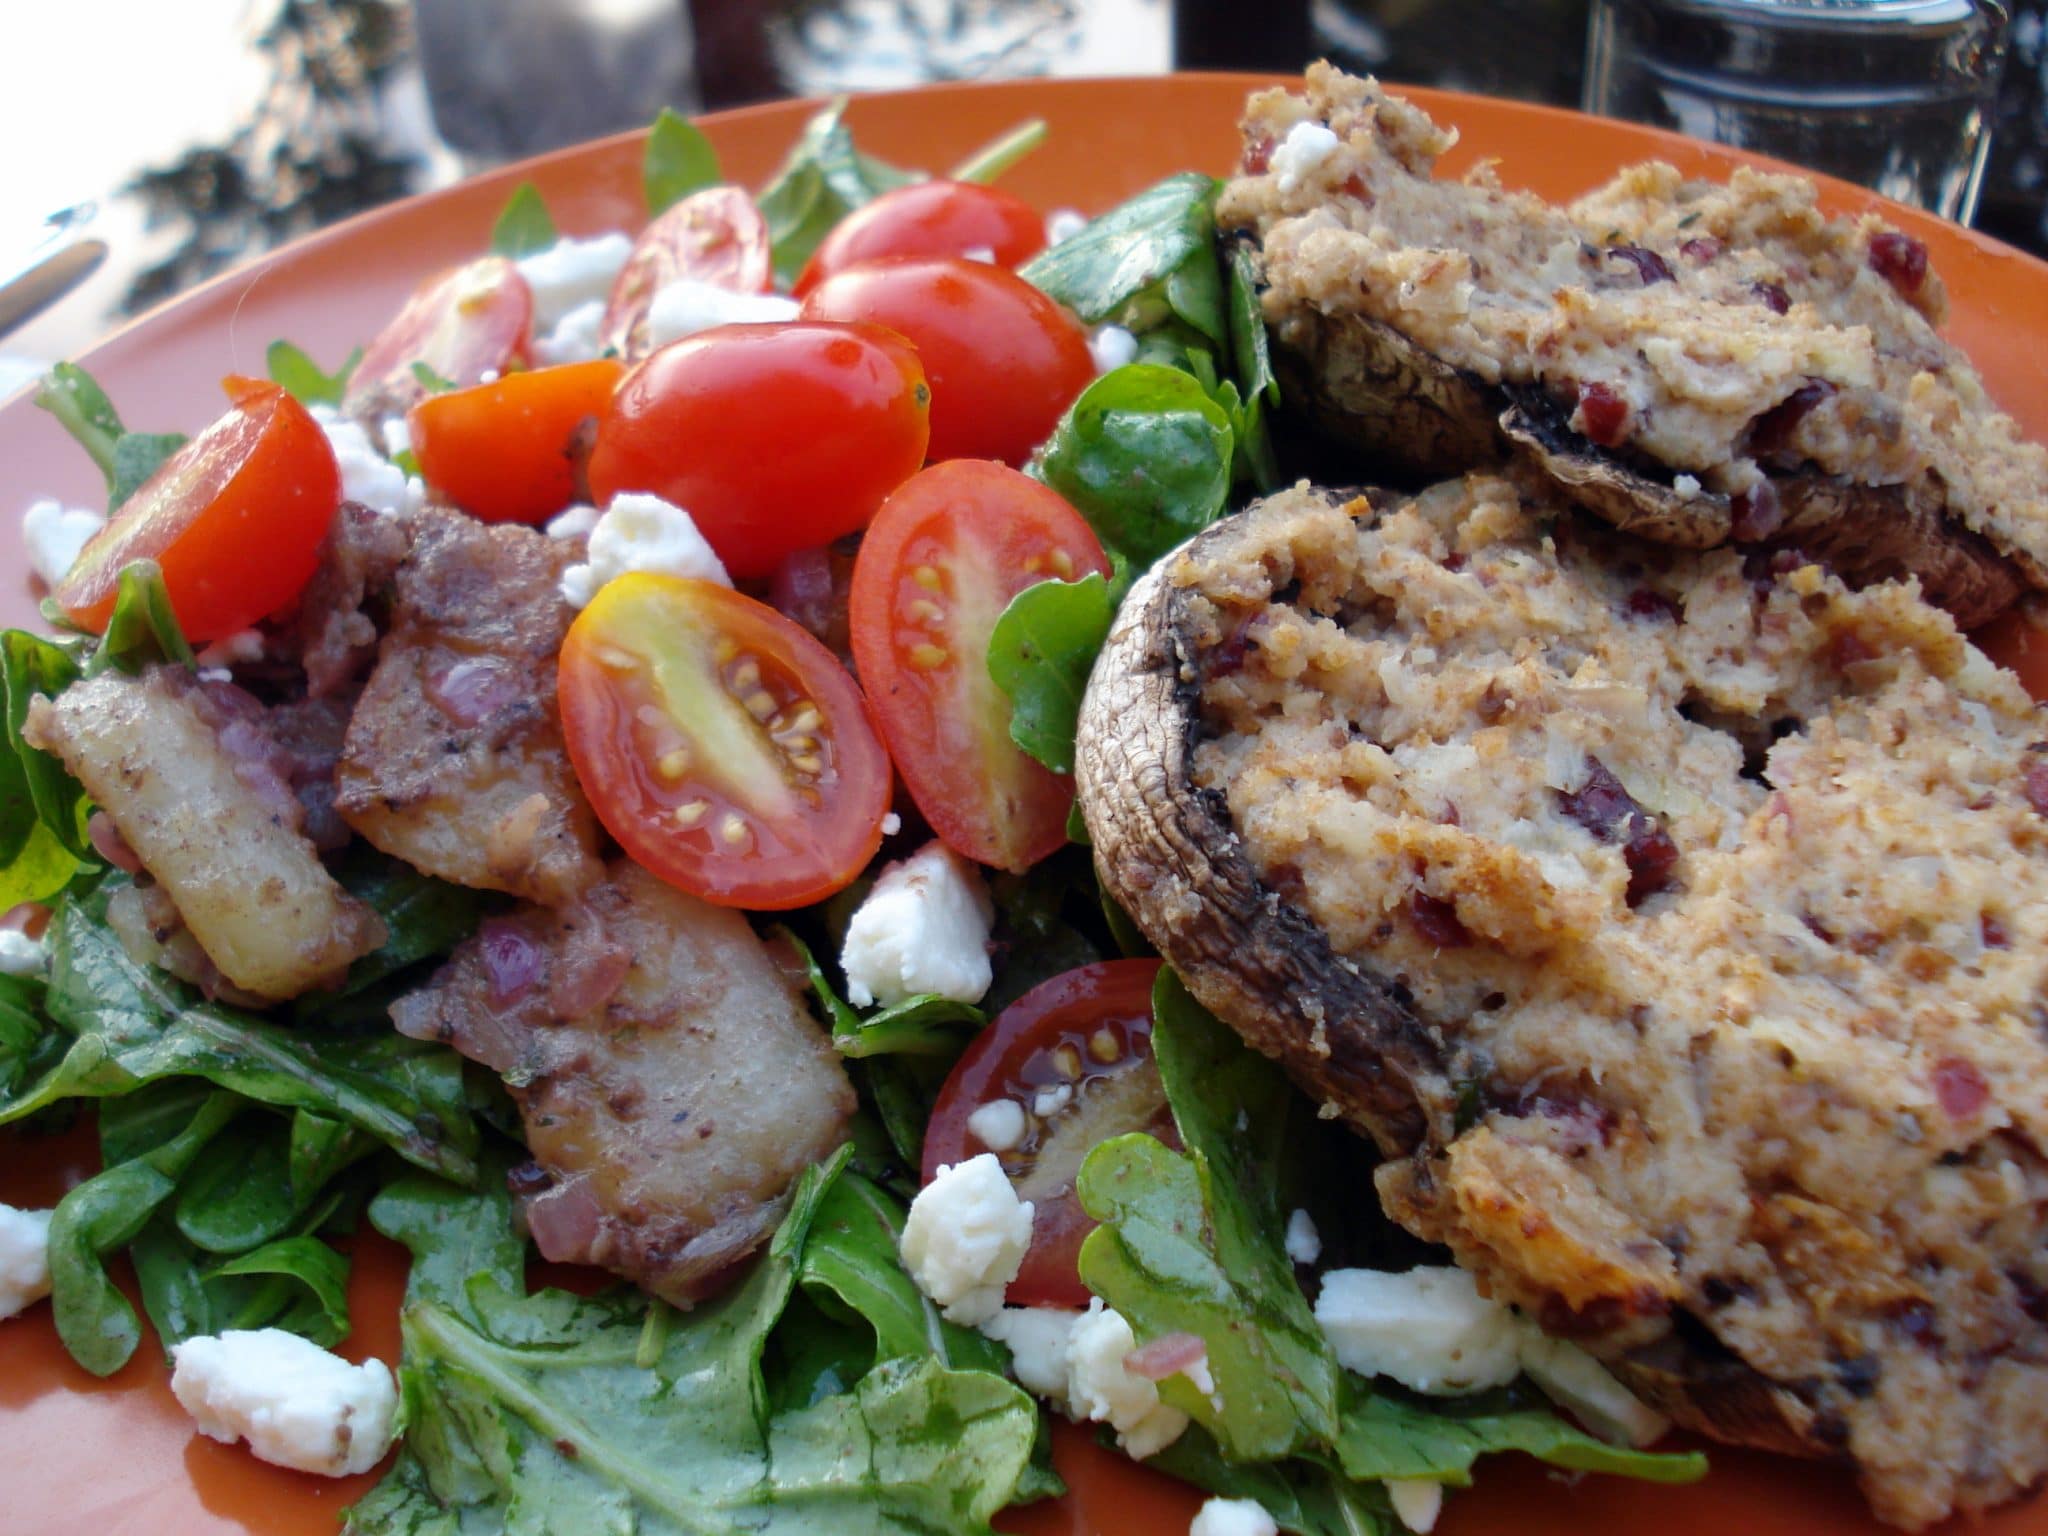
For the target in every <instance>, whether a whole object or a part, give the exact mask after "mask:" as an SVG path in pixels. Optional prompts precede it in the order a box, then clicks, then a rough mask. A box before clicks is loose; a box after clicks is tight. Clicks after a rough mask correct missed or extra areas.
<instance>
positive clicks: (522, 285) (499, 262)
mask: <svg viewBox="0 0 2048 1536" xmlns="http://www.w3.org/2000/svg"><path fill="white" fill-rule="evenodd" d="M532 339H533V290H532V289H531V288H528V287H527V286H526V279H525V278H523V277H521V276H520V275H519V269H518V268H517V267H516V266H514V265H513V264H512V263H511V262H510V261H508V260H506V259H505V258H504V257H503V256H485V257H483V258H481V259H480V260H477V261H472V262H469V263H468V264H466V265H464V266H460V267H456V268H454V269H453V270H451V271H448V272H443V273H441V274H440V275H439V276H438V277H433V278H429V279H428V280H427V281H426V282H424V283H422V284H421V285H420V287H419V289H418V290H417V291H416V292H415V293H414V294H413V296H412V297H411V298H410V299H407V300H406V301H405V308H403V309H401V310H400V311H399V312H398V318H397V319H395V320H393V321H392V322H391V323H390V324H389V325H387V326H385V327H384V329H383V330H381V331H379V332H378V333H377V337H376V339H375V340H374V341H372V342H371V343H370V344H369V345H368V346H367V347H365V348H364V349H363V356H362V361H360V362H359V363H357V364H356V370H355V372H354V373H352V374H350V375H349V381H348V391H347V393H346V394H344V395H343V396H342V401H341V409H342V412H343V414H345V415H349V416H364V415H386V416H392V415H396V414H398V413H399V412H400V411H403V410H406V409H408V408H409V407H410V406H411V405H412V403H413V402H414V401H415V400H422V399H425V398H426V396H427V395H428V394H429V393H430V391H429V389H428V387H427V385H426V384H425V383H423V382H422V381H421V379H420V377H419V375H418V373H416V372H415V371H414V366H413V365H414V364H416V363H424V364H425V365H426V367H427V370H428V371H429V372H430V373H432V374H434V375H436V376H438V377H440V378H443V379H446V380H448V382H449V383H451V384H454V385H456V386H458V387H460V386H462V385H465V384H474V383H476V382H477V380H479V379H481V378H482V377H483V376H484V375H485V374H486V373H490V372H492V371H493V370H496V371H497V372H499V373H503V372H505V371H506V370H508V369H510V368H514V367H518V366H520V365H522V364H524V363H525V361H526V353H527V347H528V345H529V344H530V343H531V341H532Z"/></svg>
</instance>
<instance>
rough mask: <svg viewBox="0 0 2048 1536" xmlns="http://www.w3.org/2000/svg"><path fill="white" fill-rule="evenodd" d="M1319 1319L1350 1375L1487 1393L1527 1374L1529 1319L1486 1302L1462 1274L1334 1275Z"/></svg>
mask: <svg viewBox="0 0 2048 1536" xmlns="http://www.w3.org/2000/svg"><path fill="white" fill-rule="evenodd" d="M1315 1316H1316V1322H1317V1324H1319V1325H1320V1326H1321V1328H1322V1330H1323V1335H1324V1337H1325V1338H1327V1339H1328V1340H1329V1341H1330V1348H1331V1349H1332V1350H1334V1351H1335V1352H1336V1355H1337V1361H1338V1363H1339V1364H1340V1365H1342V1366H1343V1367H1344V1368H1345V1369H1346V1370H1351V1371H1357V1372H1358V1373H1359V1374H1360V1375H1362V1376H1387V1377H1391V1378H1392V1379H1393V1380H1395V1381H1398V1382H1400V1383H1401V1385H1402V1386H1404V1387H1407V1388H1409V1389H1411V1390H1412V1391H1416V1392H1426V1393H1430V1394H1432V1395H1455V1394H1458V1393H1465V1392H1479V1391H1483V1390H1485V1389H1486V1388H1488V1387H1502V1386H1506V1385H1507V1384H1508V1383H1509V1382H1511V1381H1513V1380H1514V1379H1515V1377H1516V1376H1517V1375H1518V1374H1520V1372H1521V1369H1522V1365H1521V1343H1522V1329H1523V1323H1522V1320H1521V1319H1520V1318H1519V1317H1517V1316H1516V1315H1515V1313H1514V1312H1513V1311H1511V1310H1510V1309H1509V1308H1507V1307H1506V1306H1503V1305H1502V1304H1501V1303H1500V1302H1497V1301H1492V1300H1489V1299H1488V1298H1487V1297H1484V1296H1482V1295H1480V1294H1479V1287H1478V1285H1477V1284H1476V1283H1475V1282H1474V1281H1473V1279H1472V1277H1471V1276H1470V1275H1469V1274H1467V1273H1466V1272H1465V1271H1464V1270H1462V1269H1451V1268H1430V1267H1423V1268H1418V1269H1411V1270H1409V1271H1407V1272H1406V1273H1405V1274H1388V1273H1385V1272H1384V1271H1381V1270H1376V1269H1336V1270H1331V1271H1330V1272H1329V1273H1328V1274H1326V1275H1324V1276H1323V1284H1322V1289H1321V1291H1320V1292H1319V1293H1318V1294H1317V1296H1316V1306H1315Z"/></svg>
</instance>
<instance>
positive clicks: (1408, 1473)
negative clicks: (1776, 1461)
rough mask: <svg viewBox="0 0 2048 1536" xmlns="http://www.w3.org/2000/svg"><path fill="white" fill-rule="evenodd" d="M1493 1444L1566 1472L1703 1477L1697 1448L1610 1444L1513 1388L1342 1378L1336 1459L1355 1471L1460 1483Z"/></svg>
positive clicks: (1655, 1478) (1662, 1479)
mask: <svg viewBox="0 0 2048 1536" xmlns="http://www.w3.org/2000/svg"><path fill="white" fill-rule="evenodd" d="M1496 1451H1524V1452H1526V1453H1527V1454H1529V1455H1531V1456H1534V1457H1535V1458H1536V1459H1537V1460H1538V1461H1543V1462H1548V1463H1549V1464H1550V1465H1551V1466H1553V1467H1564V1468H1566V1469H1568V1470H1570V1471H1573V1472H1607V1473H1612V1474H1614V1475H1616V1476H1619V1477H1634V1478H1640V1479H1642V1480H1644V1481H1646V1482H1652V1483H1692V1482H1698V1481H1699V1479H1700V1478H1702V1477H1704V1476H1706V1472H1707V1458H1706V1457H1705V1456H1703V1455H1702V1454H1700V1453H1699V1452H1698V1451H1692V1452H1684V1453H1672V1452H1664V1451H1639V1450H1636V1449H1634V1448H1633V1447H1630V1446H1626V1445H1610V1444H1608V1443H1607V1442H1606V1441H1605V1440H1596V1439H1595V1438H1594V1437H1593V1436H1591V1435H1589V1434H1587V1433H1586V1432H1585V1431H1584V1430H1582V1429H1578V1428H1575V1427H1574V1426H1573V1425H1571V1424H1569V1423H1567V1422H1566V1421H1565V1420H1563V1419H1562V1418H1560V1417H1558V1415H1557V1414H1556V1413H1555V1412H1554V1411H1552V1410H1551V1409H1550V1407H1549V1406H1548V1405H1547V1404H1545V1403H1543V1402H1542V1400H1541V1399H1540V1398H1539V1399H1534V1400H1533V1401H1532V1400H1528V1399H1524V1398H1521V1397H1518V1396H1517V1395H1516V1394H1515V1393H1514V1391H1513V1390H1512V1389H1504V1390H1502V1391H1498V1392H1485V1393H1480V1394H1478V1395H1476V1396H1473V1397H1456V1398H1448V1399H1446V1398H1432V1399H1429V1400H1427V1401H1422V1400H1417V1399H1413V1398H1409V1397H1405V1396H1402V1395H1399V1394H1397V1393H1395V1392H1393V1391H1389V1390H1375V1389H1374V1387H1373V1386H1372V1385H1370V1384H1369V1383H1367V1382H1365V1381H1363V1380H1361V1379H1360V1378H1359V1377H1357V1376H1354V1375H1350V1374H1349V1373H1347V1374H1346V1376H1345V1379H1344V1411H1343V1421H1342V1423H1341V1425H1340V1426H1339V1429H1338V1434H1337V1442H1336V1452H1337V1459H1338V1461H1339V1462H1340V1463H1341V1464H1342V1465H1343V1468H1344V1470H1345V1471H1346V1472H1347V1473H1348V1474H1350V1475H1351V1476H1352V1477H1357V1478H1388V1477H1426V1478H1429V1479H1431V1480H1433V1481H1435V1482H1439V1483H1449V1484H1452V1485H1453V1486H1456V1487H1460V1488H1462V1487H1464V1486H1466V1485H1467V1484H1469V1483H1470V1482H1471V1481H1472V1463H1473V1462H1475V1461H1477V1460H1478V1459H1479V1458H1480V1457H1481V1456H1485V1455H1488V1454H1491V1453H1493V1452H1496Z"/></svg>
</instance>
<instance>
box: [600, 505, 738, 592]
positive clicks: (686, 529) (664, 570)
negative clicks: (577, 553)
mask: <svg viewBox="0 0 2048 1536" xmlns="http://www.w3.org/2000/svg"><path fill="white" fill-rule="evenodd" d="M628 571H655V572H658V573H660V574H661V575H664V576H694V577H696V578H697V579H698V580H699V581H715V582H717V583H718V584H719V585H720V586H721V587H729V586H731V585H732V577H730V576H728V575H727V574H726V572H725V562H724V561H722V560H720V559H719V558H718V555H717V553H716V552H715V551H714V550H713V549H712V548H711V545H710V544H709V543H708V542H706V540H705V538H704V535H703V534H701V533H699V532H698V531H697V525H696V523H694V522H693V521H691V519H690V514H689V513H687V512H685V511H684V510H683V509H682V508H681V507H672V506H670V505H669V504H668V503H667V502H665V501H663V500H662V499H661V498H660V497H659V496H650V495H648V494H647V493H646V492H644V491H625V492H622V493H620V494H619V495H617V496H614V497H613V498H612V504H611V505H610V506H608V507H606V508H605V509H604V515H603V516H602V517H600V518H599V519H598V520H597V522H596V524H595V525H594V526H593V527H592V528H591V530H590V545H589V547H588V548H587V549H586V550H585V551H584V557H583V562H582V563H581V564H578V565H572V566H570V567H569V568H568V569H567V570H566V571H564V572H562V596H563V597H564V598H566V599H567V600H568V602H569V605H570V606H571V607H572V608H583V607H587V606H588V605H589V603H590V600H591V599H592V598H593V597H595V596H597V594H598V592H599V590H600V589H601V588H602V587H603V586H604V584H605V583H606V582H608V581H611V580H613V579H614V578H616V577H620V576H623V575H625V574H626V572H628Z"/></svg>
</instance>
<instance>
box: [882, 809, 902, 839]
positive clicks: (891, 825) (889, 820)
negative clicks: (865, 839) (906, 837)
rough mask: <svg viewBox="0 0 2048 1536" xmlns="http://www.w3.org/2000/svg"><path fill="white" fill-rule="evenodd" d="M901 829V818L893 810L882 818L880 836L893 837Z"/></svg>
mask: <svg viewBox="0 0 2048 1536" xmlns="http://www.w3.org/2000/svg"><path fill="white" fill-rule="evenodd" d="M902 830H903V818H902V817H901V816H898V815H897V814H896V813H895V812H894V811H891V812H890V813H889V814H888V815H886V816H884V817H883V818H882V836H884V837H894V836H895V835H896V834H897V833H898V832H901V831H902Z"/></svg>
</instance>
